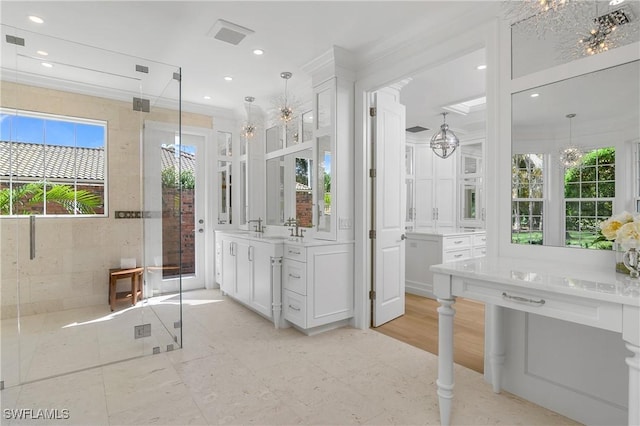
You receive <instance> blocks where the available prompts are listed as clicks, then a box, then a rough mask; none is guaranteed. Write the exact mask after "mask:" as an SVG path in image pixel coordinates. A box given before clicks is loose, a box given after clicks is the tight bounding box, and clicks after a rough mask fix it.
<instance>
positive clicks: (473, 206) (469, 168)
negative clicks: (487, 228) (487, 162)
mask: <svg viewBox="0 0 640 426" xmlns="http://www.w3.org/2000/svg"><path fill="white" fill-rule="evenodd" d="M482 146H483V142H474V143H464V144H462V145H460V165H461V173H460V188H459V190H460V223H461V224H463V225H464V226H476V227H478V226H479V227H483V226H484V224H483V221H484V218H483V216H484V215H483V209H484V206H483V202H482V200H483V195H484V194H483V178H484V174H483V173H484V165H483V152H482Z"/></svg>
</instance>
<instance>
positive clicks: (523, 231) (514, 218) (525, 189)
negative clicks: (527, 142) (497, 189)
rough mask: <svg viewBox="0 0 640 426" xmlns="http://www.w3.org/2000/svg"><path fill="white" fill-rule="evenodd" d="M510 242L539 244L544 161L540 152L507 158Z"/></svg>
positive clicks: (541, 241)
mask: <svg viewBox="0 0 640 426" xmlns="http://www.w3.org/2000/svg"><path fill="white" fill-rule="evenodd" d="M511 169H512V170H511V176H512V177H513V178H512V179H513V180H512V183H511V225H512V226H511V242H512V243H515V244H542V243H543V233H542V231H543V221H542V218H543V213H544V173H543V172H544V160H543V156H542V155H541V154H516V155H514V156H513V157H512V161H511Z"/></svg>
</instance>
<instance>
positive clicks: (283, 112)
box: [278, 71, 293, 123]
mask: <svg viewBox="0 0 640 426" xmlns="http://www.w3.org/2000/svg"><path fill="white" fill-rule="evenodd" d="M292 75H293V74H291V73H290V72H289V71H283V72H281V73H280V78H282V79H283V80H284V103H283V104H282V105H280V107H279V108H278V109H279V114H280V120H282V121H284V122H285V123H287V122H289V121H291V119H292V118H293V108H291V105H289V103H288V100H287V81H288V80H289V79H290V78H291V76H292Z"/></svg>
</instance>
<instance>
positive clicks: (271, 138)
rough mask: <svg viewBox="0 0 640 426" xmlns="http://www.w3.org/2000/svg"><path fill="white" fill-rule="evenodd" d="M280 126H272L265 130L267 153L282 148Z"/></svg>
mask: <svg viewBox="0 0 640 426" xmlns="http://www.w3.org/2000/svg"><path fill="white" fill-rule="evenodd" d="M282 142H283V141H282V126H279V125H278V126H273V127H270V128H268V129H267V131H266V144H265V145H266V150H267V153H269V152H273V151H277V150H279V149H282V148H283V146H282Z"/></svg>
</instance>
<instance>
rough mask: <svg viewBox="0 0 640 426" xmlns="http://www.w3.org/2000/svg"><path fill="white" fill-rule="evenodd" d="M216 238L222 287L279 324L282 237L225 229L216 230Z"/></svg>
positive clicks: (238, 299)
mask: <svg viewBox="0 0 640 426" xmlns="http://www.w3.org/2000/svg"><path fill="white" fill-rule="evenodd" d="M216 240H217V241H216V245H218V244H219V245H220V247H221V250H222V253H221V254H222V256H221V257H222V261H221V262H220V264H221V265H222V271H221V273H220V276H221V282H220V288H221V289H222V291H223V292H224V293H225V294H226V295H227V296H229V297H231V298H233V299H235V300H237V301H238V302H241V303H243V304H244V305H246V306H247V307H249V308H251V309H253V310H254V311H256V312H258V313H260V314H262V315H263V316H265V317H266V318H268V319H270V320H273V322H274V324H275V325H276V327H278V326H279V325H280V312H281V310H280V304H281V303H280V302H281V300H282V295H281V278H280V274H281V271H280V266H279V263H280V261H279V259H281V258H282V249H283V241H284V240H266V239H265V240H264V241H261V240H260V239H256V238H246V237H244V236H242V235H233V234H230V233H224V232H216ZM274 259H275V260H276V261H275V262H274V261H273V260H274ZM217 261H218V259H217ZM276 263H277V264H276Z"/></svg>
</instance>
